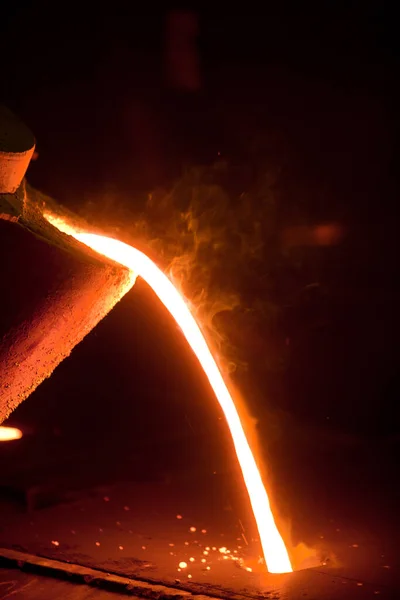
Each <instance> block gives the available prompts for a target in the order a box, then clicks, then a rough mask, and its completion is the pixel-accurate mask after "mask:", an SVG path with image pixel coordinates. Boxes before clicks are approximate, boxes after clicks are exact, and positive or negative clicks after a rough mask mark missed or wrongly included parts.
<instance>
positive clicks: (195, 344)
mask: <svg viewBox="0 0 400 600" xmlns="http://www.w3.org/2000/svg"><path fill="white" fill-rule="evenodd" d="M45 216H46V218H47V220H48V221H49V222H50V223H51V224H52V225H54V226H55V227H57V228H58V229H59V230H60V231H62V232H64V233H67V234H69V235H71V236H73V237H74V238H75V239H77V240H78V241H80V242H82V243H83V244H85V245H86V246H89V247H90V248H92V249H93V250H95V251H96V252H98V253H99V254H102V255H103V256H106V257H108V258H110V259H111V260H114V261H115V262H118V263H120V264H121V265H124V266H125V267H127V268H128V269H130V270H131V271H133V272H134V273H135V274H136V275H138V276H140V277H143V279H144V280H145V281H146V282H147V283H148V284H149V285H150V287H151V288H152V289H153V290H154V292H155V293H156V295H157V296H158V298H159V299H160V300H161V302H162V303H163V304H164V306H165V307H166V308H167V309H168V310H169V312H170V313H171V315H172V316H173V317H174V319H175V321H176V322H177V323H178V325H179V326H180V328H181V329H182V332H183V334H184V336H185V337H186V339H187V341H188V343H189V345H190V346H191V348H192V350H193V352H194V353H195V354H196V356H197V358H198V360H199V362H200V364H201V366H202V367H203V369H204V372H205V374H206V375H207V377H208V380H209V382H210V384H211V387H212V388H213V390H214V393H215V395H216V397H217V399H218V402H219V404H220V406H221V408H222V410H223V412H224V415H225V418H226V420H227V423H228V426H229V429H230V432H231V436H232V439H233V443H234V447H235V451H236V455H237V458H238V460H239V464H240V468H241V470H242V473H243V478H244V481H245V484H246V487H247V491H248V494H249V497H250V503H251V506H252V508H253V513H254V517H255V520H256V523H257V527H258V532H259V534H260V540H261V545H262V549H263V553H264V558H265V562H266V565H267V568H268V570H269V572H270V573H287V572H290V571H292V566H291V563H290V559H289V555H288V552H287V550H286V547H285V544H284V542H283V539H282V537H281V535H280V533H279V531H278V529H277V526H276V524H275V521H274V517H273V514H272V511H271V507H270V503H269V499H268V494H267V492H266V490H265V487H264V485H263V482H262V479H261V475H260V472H259V470H258V468H257V464H256V461H255V459H254V456H253V454H252V451H251V449H250V446H249V443H248V441H247V438H246V435H245V433H244V430H243V426H242V423H241V421H240V418H239V414H238V412H237V410H236V407H235V404H234V402H233V399H232V397H231V395H230V393H229V391H228V388H227V386H226V384H225V382H224V380H223V377H222V375H221V373H220V371H219V369H218V366H217V364H216V362H215V360H214V358H213V356H212V354H211V352H210V349H209V348H208V345H207V343H206V340H205V339H204V336H203V334H202V332H201V330H200V328H199V326H198V324H197V323H196V321H195V319H194V317H193V316H192V314H191V312H190V310H189V308H188V306H187V304H186V302H185V300H184V298H183V297H182V296H181V295H180V293H179V292H178V290H177V289H176V288H175V287H174V285H173V284H172V282H171V281H170V280H169V279H168V277H167V276H166V275H165V274H164V273H163V272H162V271H161V270H160V269H159V268H158V267H157V266H156V265H155V264H154V263H153V262H152V261H151V260H150V259H149V258H148V257H147V256H146V255H145V254H143V253H142V252H140V251H139V250H136V249H135V248H133V247H132V246H128V244H125V243H123V242H120V241H118V240H116V239H113V238H108V237H105V236H101V235H97V234H93V233H86V232H82V231H80V230H79V229H77V228H74V227H73V225H71V224H70V223H67V222H65V221H64V220H63V219H60V218H59V217H56V216H53V215H49V214H47V215H45Z"/></svg>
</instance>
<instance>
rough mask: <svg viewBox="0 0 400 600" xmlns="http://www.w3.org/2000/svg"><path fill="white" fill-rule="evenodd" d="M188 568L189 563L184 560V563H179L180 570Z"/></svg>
mask: <svg viewBox="0 0 400 600" xmlns="http://www.w3.org/2000/svg"><path fill="white" fill-rule="evenodd" d="M186 567H187V563H186V562H185V561H184V560H182V561H181V562H180V563H179V568H180V569H186Z"/></svg>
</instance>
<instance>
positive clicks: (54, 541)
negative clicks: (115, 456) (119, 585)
mask: <svg viewBox="0 0 400 600" xmlns="http://www.w3.org/2000/svg"><path fill="white" fill-rule="evenodd" d="M77 468H78V469H79V465H77ZM231 500H232V501H231ZM322 512H323V511H322ZM178 515H179V516H181V517H182V518H178ZM239 517H242V518H241V519H240V518H239ZM318 522H319V523H321V522H322V521H321V518H319V519H318ZM357 527H358V529H357ZM357 527H355V528H354V529H350V528H349V527H348V524H346V523H344V522H343V523H342V522H340V519H335V520H334V521H333V520H329V519H327V520H326V522H325V525H324V527H323V528H322V529H321V530H320V531H321V534H320V541H319V543H317V544H316V545H317V546H318V548H317V557H318V561H319V566H316V567H314V568H312V569H306V570H302V571H298V572H296V573H295V574H289V575H268V574H267V573H266V572H265V567H264V566H263V565H262V564H260V562H259V556H260V548H259V543H258V540H257V537H256V535H255V533H254V526H253V524H252V520H251V517H249V514H248V510H247V509H246V497H245V493H244V491H243V488H242V486H241V484H240V481H238V480H237V479H236V476H235V474H232V473H230V474H229V473H228V474H224V475H219V474H218V473H217V474H216V475H210V476H209V477H202V478H194V477H190V475H186V477H181V478H177V477H172V478H171V479H165V480H164V481H158V482H142V483H140V482H121V483H114V484H110V485H106V486H101V487H96V488H92V489H91V490H85V491H83V490H81V491H80V492H79V493H78V494H77V495H76V497H75V500H73V501H72V502H69V503H62V504H58V505H55V506H50V507H48V508H43V509H40V510H33V511H30V512H27V511H24V510H22V507H21V506H20V505H17V504H16V503H15V502H13V503H10V502H6V501H5V500H3V504H2V510H1V521H0V546H2V547H8V548H15V549H19V550H22V551H27V552H30V553H33V554H37V555H41V556H45V557H51V558H55V559H58V560H61V561H68V562H72V563H78V564H81V565H85V566H91V567H95V568H99V569H103V570H105V571H107V572H114V573H117V574H121V575H125V576H128V577H132V578H139V579H144V580H148V581H153V582H162V583H164V584H168V585H170V586H173V587H179V588H181V589H187V590H192V591H195V592H197V593H199V592H202V593H206V594H216V595H219V596H221V595H222V596H239V597H259V596H260V594H261V595H264V596H265V595H267V597H268V596H269V597H271V594H275V595H277V597H280V596H281V595H282V596H283V597H287V598H298V597H301V596H307V595H308V596H309V597H315V598H320V597H321V598H322V597H326V598H332V599H333V598H346V597H351V598H353V597H359V598H369V597H373V596H376V595H380V596H382V597H386V598H392V597H396V590H397V593H400V586H399V580H398V576H397V573H398V572H399V571H398V565H397V568H396V561H397V562H398V560H397V557H396V556H394V554H393V543H392V540H391V538H390V536H389V537H388V535H387V534H385V533H384V532H382V531H381V532H380V534H379V532H377V531H375V532H373V531H371V530H370V529H369V528H368V525H367V524H364V528H363V529H361V528H360V525H357ZM191 528H196V531H192V530H191ZM379 535H380V537H379ZM220 548H227V549H228V550H229V551H230V553H229V554H224V553H221V552H220V550H219V549H220ZM231 557H235V558H236V557H238V558H241V559H243V562H242V563H241V565H240V564H239V563H240V561H236V560H232V559H231ZM324 557H325V558H326V557H328V558H329V560H328V563H327V564H323V562H324ZM191 559H194V560H192V561H191ZM181 561H184V562H186V563H187V565H188V566H187V567H186V568H184V569H181V570H179V568H180V567H179V563H180V562H181ZM204 561H205V562H204ZM330 565H331V566H330ZM246 568H250V569H252V571H251V572H250V571H247V570H246ZM3 575H4V574H3ZM3 578H4V577H3ZM10 581H11V578H10ZM24 581H25V580H24ZM21 597H22V596H21ZM24 597H29V596H24ZM32 597H33V596H32ZM82 597H86V596H82Z"/></svg>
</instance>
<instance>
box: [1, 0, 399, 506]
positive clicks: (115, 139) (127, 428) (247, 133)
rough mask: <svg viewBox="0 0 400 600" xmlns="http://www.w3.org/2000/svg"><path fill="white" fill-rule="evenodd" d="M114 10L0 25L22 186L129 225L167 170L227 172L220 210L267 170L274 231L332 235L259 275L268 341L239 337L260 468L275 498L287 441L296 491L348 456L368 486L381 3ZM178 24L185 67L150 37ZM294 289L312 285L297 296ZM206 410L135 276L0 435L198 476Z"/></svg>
mask: <svg viewBox="0 0 400 600" xmlns="http://www.w3.org/2000/svg"><path fill="white" fill-rule="evenodd" d="M132 6H133V5H132ZM132 6H131V3H128V2H126V3H124V2H119V1H116V2H113V3H112V4H110V3H106V4H105V7H104V8H103V7H102V6H101V5H98V4H97V3H96V4H95V3H91V2H87V3H85V2H79V3H78V2H75V1H72V2H69V3H66V4H62V5H59V4H57V3H52V2H44V1H37V2H31V3H25V4H21V3H18V5H16V6H15V8H12V9H9V10H8V13H7V14H5V15H4V16H3V18H2V20H1V38H0V56H1V57H2V58H1V84H2V88H3V90H2V92H3V93H2V95H3V100H4V101H5V103H6V104H7V105H8V106H9V107H10V108H11V109H12V110H14V111H15V112H16V113H18V114H19V115H20V116H21V117H22V118H23V119H24V120H25V122H26V123H27V124H28V125H29V126H30V127H31V129H32V130H33V131H34V133H35V136H36V138H37V151H38V154H39V157H38V160H37V161H35V162H34V163H32V165H31V166H30V169H29V172H28V179H29V181H30V182H31V183H32V184H33V185H35V186H37V187H38V188H39V189H41V190H42V191H44V192H46V193H49V194H50V195H52V196H53V197H55V198H57V199H58V200H60V201H62V202H63V203H64V204H66V205H67V206H69V207H70V208H73V209H76V210H79V209H80V207H81V206H83V205H84V204H85V203H87V202H90V203H91V206H92V210H94V211H96V210H97V209H98V211H99V213H100V212H101V214H102V218H104V214H105V213H104V210H105V209H104V203H105V200H104V197H105V194H106V192H109V191H110V190H111V192H112V194H113V197H114V205H115V203H116V204H118V203H120V204H121V205H125V206H127V207H128V209H129V210H130V211H132V214H134V212H135V210H136V209H138V210H139V207H141V203H142V201H143V197H145V196H146V194H147V193H148V192H150V191H153V190H154V189H155V188H160V187H163V188H165V189H168V187H169V186H170V185H172V183H173V182H174V181H175V180H177V179H179V177H180V176H181V174H182V171H183V169H184V168H186V167H188V166H198V165H213V164H214V163H215V161H220V160H223V161H226V163H227V164H228V165H233V167H234V168H235V169H238V168H239V169H240V168H244V169H245V172H246V177H247V179H246V177H245V179H244V183H243V181H241V180H240V178H239V183H238V184H234V183H232V184H231V186H230V194H231V196H232V197H236V196H238V195H240V194H241V193H242V191H243V188H246V186H247V185H248V187H249V188H251V189H253V188H252V185H253V183H251V184H248V173H249V172H250V173H252V172H253V171H254V172H257V173H259V172H260V169H261V170H262V169H265V170H266V171H268V172H272V173H273V174H274V185H273V194H274V198H276V202H277V206H278V209H277V211H278V217H277V221H276V223H277V224H276V227H277V234H279V235H280V234H281V233H283V232H284V231H285V228H287V227H289V226H299V225H304V224H305V225H306V226H307V227H314V226H317V225H319V224H321V223H322V224H323V223H332V222H333V223H337V224H338V226H339V228H340V230H341V231H342V232H344V235H343V236H342V238H341V240H340V243H339V244H338V245H336V244H334V245H328V246H318V245H313V246H311V247H308V248H307V249H306V250H304V249H301V250H300V251H299V252H300V255H299V256H301V260H300V259H298V257H297V255H295V257H294V258H293V261H294V263H296V266H295V267H294V266H292V267H290V265H289V266H288V265H287V263H285V265H286V266H285V267H284V268H282V270H281V271H280V270H279V268H277V267H276V265H275V270H274V274H273V281H274V287H273V290H274V297H273V301H274V303H275V305H276V307H277V308H278V309H279V314H280V317H279V320H278V321H277V322H276V323H275V325H274V328H273V331H274V339H275V340H276V343H275V342H274V343H275V345H273V344H272V345H270V346H268V347H267V346H263V345H262V344H263V342H260V341H259V340H256V339H255V331H254V328H253V329H251V328H250V330H249V331H250V333H249V334H248V335H247V336H246V335H245V332H246V328H245V327H244V328H243V329H242V330H241V331H242V335H238V336H237V338H236V339H237V340H239V342H240V345H241V348H236V350H237V353H238V354H240V353H241V354H240V355H241V356H244V358H245V360H246V362H247V363H248V365H249V367H248V370H247V371H246V374H242V375H241V381H242V385H243V387H242V390H243V392H244V393H245V397H246V398H247V399H248V403H249V406H250V407H251V412H252V414H253V415H254V416H255V417H256V418H257V419H259V431H260V433H261V437H262V439H263V440H264V446H265V449H266V448H267V446H268V443H267V440H271V444H272V442H273V443H274V444H278V445H277V446H276V448H277V449H276V450H275V454H274V452H273V450H271V448H269V451H270V452H272V455H273V457H274V458H273V459H272V470H273V471H281V473H283V475H281V479H282V481H281V483H282V486H283V487H284V488H285V489H286V490H289V491H287V492H286V494H287V496H288V497H289V496H290V494H291V492H290V489H289V488H290V486H289V485H288V481H289V479H290V476H289V475H288V474H292V475H293V473H294V472H295V471H296V470H297V467H298V465H297V467H296V464H295V463H296V461H295V455H296V457H299V456H300V454H301V451H300V450H298V448H297V449H296V450H294V449H293V448H292V453H291V454H290V453H289V456H287V454H286V456H285V457H283V454H282V452H281V450H282V448H285V443H286V442H285V438H287V437H288V436H289V437H290V438H291V439H292V441H293V440H300V441H301V443H304V444H305V446H306V447H307V448H308V449H307V450H304V453H305V455H306V454H307V452H310V454H311V455H312V456H313V461H314V462H313V463H312V464H311V465H310V463H309V465H308V469H309V472H308V475H307V474H306V472H304V473H303V475H302V476H304V477H309V478H310V477H311V478H312V477H313V476H314V478H316V479H317V478H318V477H320V476H322V474H323V473H324V472H326V464H327V462H326V456H329V458H328V460H329V464H330V467H329V468H330V469H331V471H330V472H328V475H327V479H329V478H330V477H331V475H332V473H336V475H337V477H340V469H341V466H340V465H341V464H342V456H343V452H353V451H354V450H348V445H347V444H348V443H350V445H351V447H352V448H354V446H353V444H354V445H355V447H356V448H357V450H356V451H354V452H355V453H356V454H357V459H355V460H356V462H357V461H359V462H358V463H357V464H358V465H359V467H360V469H361V470H363V469H364V471H365V473H368V471H370V472H372V470H373V472H374V473H375V476H378V475H377V474H379V477H380V476H382V478H383V476H384V471H385V467H383V465H386V468H387V469H388V470H390V469H389V467H388V466H387V465H388V464H389V463H390V460H393V452H394V450H393V447H392V446H391V445H390V444H392V443H395V441H394V442H393V440H397V439H398V438H397V436H398V434H399V425H398V421H397V419H396V411H395V407H396V404H397V397H398V393H399V385H398V381H399V380H398V366H399V353H398V340H399V336H398V331H399V330H398V300H399V294H398V283H397V255H398V241H397V239H398V228H397V220H396V208H397V172H396V161H395V158H396V149H397V146H398V137H397V133H398V113H397V106H398V101H399V95H398V84H397V71H398V46H397V43H396V39H395V38H396V31H395V25H394V21H393V19H392V15H391V14H390V11H389V9H388V7H387V5H386V4H385V3H384V2H363V3H361V2H354V3H346V4H343V5H342V3H335V4H333V3H328V2H319V3H309V4H307V5H304V4H302V5H301V6H300V5H298V6H297V7H293V6H290V5H289V4H286V5H281V4H279V7H278V6H276V3H273V4H272V3H271V4H268V3H267V5H266V7H265V10H264V11H263V14H262V15H261V13H259V12H258V11H257V10H256V9H255V8H254V9H253V8H251V7H249V8H247V7H244V8H243V10H242V11H240V12H239V11H238V12H236V13H235V12H233V11H232V9H230V8H224V9H222V8H215V7H214V8H212V9H209V10H207V9H206V8H204V9H201V10H194V9H193V10H190V11H189V16H184V17H183V21H184V23H186V25H185V24H184V25H183V26H182V25H179V23H181V20H182V17H179V14H180V13H179V14H178V13H176V12H175V13H174V12H171V10H169V9H165V10H161V9H156V8H154V7H152V6H149V9H148V10H147V11H146V10H145V9H142V10H140V11H139V10H137V9H136V11H135V9H134V8H133V7H132ZM2 10H4V9H2ZM174 14H175V15H177V14H178V16H177V17H174V16H173V15H174ZM171 15H172V17H171ZM171 18H172V20H174V18H175V20H177V21H176V22H178V25H168V24H169V23H170V22H171ZM174 22H175V21H174ZM196 23H197V27H198V37H197V41H196V42H193V46H190V44H189V46H190V47H191V48H192V50H193V48H195V49H197V50H196V52H197V58H198V61H199V68H198V70H196V69H197V67H196V60H195V59H193V61H192V62H191V61H190V60H189V65H187V63H186V62H185V60H186V59H185V58H183V59H182V56H181V57H180V58H179V57H178V59H173V58H172V59H171V58H170V55H169V53H168V52H169V50H168V48H169V47H170V46H169V44H168V42H167V40H168V39H174V36H177V37H179V35H180V33H179V32H180V31H181V30H182V28H183V30H184V31H188V30H189V31H191V29H192V28H194V29H195V28H196ZM168 27H170V29H168ZM168 31H170V32H172V33H170V37H168ZM189 37H190V36H189ZM171 43H172V42H171ZM183 48H184V50H181V51H178V55H179V53H181V55H184V56H185V53H186V50H185V48H186V46H185V44H183ZM188 52H189V50H188ZM189 54H190V52H189ZM195 56H196V53H195ZM174 61H175V62H174ZM171 65H172V66H171ZM171 70H172V75H171ZM224 164H225V163H224ZM224 168H225V167H224ZM250 179H251V178H250ZM235 185H236V188H235ZM135 203H136V204H135ZM93 207H94V209H93ZM106 214H107V213H106ZM110 218H111V217H110ZM266 218H267V217H266ZM265 252H266V256H268V247H266V248H265ZM297 260H299V261H300V262H299V264H297V262H296V261H297ZM265 264H266V272H265V273H264V274H262V276H263V277H266V278H268V277H269V273H270V263H269V262H268V260H267V258H266V262H265ZM299 265H300V266H299ZM291 269H292V271H291ZM257 273H258V276H260V271H258V272H257ZM238 277H241V274H239V275H238ZM315 281H317V282H318V283H319V285H318V286H317V288H316V290H317V291H315V288H313V287H312V288H311V291H306V292H304V293H303V290H304V289H305V288H307V285H308V284H313V283H314V282H315ZM253 285H254V288H255V289H256V290H257V289H259V290H261V291H262V290H263V289H264V288H263V287H262V286H261V287H260V286H258V287H257V282H256V281H253ZM279 290H281V291H279ZM282 290H286V291H287V290H289V291H288V292H287V293H286V291H285V292H282ZM255 293H257V292H255ZM244 297H245V294H244ZM288 297H290V301H288ZM299 298H300V299H299ZM263 300H265V298H263V296H262V294H261V301H263ZM257 324H258V325H257V327H258V326H259V324H260V318H259V319H258V321H257ZM234 327H235V326H234V321H233V320H232V319H231V321H230V323H229V328H230V331H231V332H232V329H234ZM259 331H263V329H262V328H261V330H259ZM269 331H270V329H268V328H266V329H265V332H266V334H267V333H268V332H269ZM243 332H244V333H243ZM261 337H262V336H261ZM287 344H289V346H290V352H289V355H287V353H286V354H285V360H284V361H283V362H284V366H283V367H282V365H281V364H280V365H279V366H277V365H275V366H273V367H271V368H269V369H268V373H267V372H266V368H265V361H263V358H264V357H265V353H268V352H270V353H271V356H272V354H274V353H277V352H283V350H282V348H283V347H286V345H287ZM285 352H286V351H285ZM270 358H271V357H270ZM270 362H273V361H272V359H271V361H270ZM278 362H279V361H278ZM217 415H218V416H219V414H218V411H217V408H216V406H215V402H214V400H213V398H212V395H211V393H210V391H209V389H208V387H207V384H206V382H205V381H204V380H203V378H202V375H201V373H200V371H199V368H198V366H197V364H196V361H195V360H194V358H193V357H192V356H191V355H190V353H189V352H188V351H187V349H186V346H185V343H184V341H183V340H182V339H181V336H180V334H179V332H177V331H176V328H175V326H174V324H173V323H171V322H170V321H169V319H168V317H167V316H166V315H165V313H164V311H163V309H162V308H160V307H158V304H157V303H156V302H155V301H154V299H153V298H152V295H151V293H150V292H149V291H148V290H147V288H146V286H145V285H144V283H142V282H138V283H137V285H136V286H135V288H134V289H133V291H132V292H131V293H130V294H129V295H128V296H127V297H126V298H125V299H124V300H123V301H121V303H120V304H119V305H118V307H117V308H116V309H115V310H114V311H113V312H112V314H110V315H109V316H108V317H107V319H105V320H104V322H102V323H101V324H100V325H99V326H98V327H97V328H96V330H95V331H93V332H92V333H91V334H90V335H89V336H88V337H87V338H86V339H85V341H84V342H83V343H82V344H81V345H80V346H79V347H78V348H76V349H75V350H74V352H73V354H72V356H71V357H70V358H68V359H67V360H65V361H64V363H62V364H61V366H60V367H59V368H58V369H57V370H56V372H55V373H54V375H53V376H52V377H51V379H49V380H48V381H46V382H45V383H43V384H42V386H41V387H40V388H39V389H38V390H37V391H36V392H35V393H34V394H33V395H32V397H31V398H29V400H28V401H27V402H25V403H24V404H23V405H21V406H20V408H19V409H18V410H17V411H16V412H15V414H14V415H12V417H11V419H10V423H12V422H15V423H19V424H21V426H22V427H24V426H25V428H28V429H29V428H32V429H33V430H35V431H43V432H46V435H49V436H50V437H51V436H53V435H58V436H60V435H62V436H65V439H66V438H68V437H73V439H74V440H75V442H76V443H77V440H81V442H82V444H83V445H84V447H85V448H87V447H90V448H92V449H93V448H95V449H96V448H97V449H98V448H99V447H101V448H102V451H103V452H104V453H106V452H110V453H111V454H112V453H113V452H114V453H115V454H114V455H117V454H118V453H120V454H121V453H123V452H125V451H127V448H128V447H130V446H131V445H135V444H136V443H138V444H144V443H147V444H148V445H149V446H151V445H153V447H154V448H159V447H158V446H156V445H155V444H156V441H160V440H167V441H166V442H165V444H167V445H168V444H170V447H171V448H172V447H173V448H174V450H173V451H171V452H170V454H168V452H167V451H166V450H165V447H164V446H163V445H162V444H164V442H163V441H162V442H160V444H161V447H163V448H164V450H162V451H160V450H158V449H157V450H155V451H154V453H153V454H154V455H157V459H154V460H155V462H157V461H161V462H162V461H164V463H165V464H163V465H162V468H165V469H169V468H172V469H173V468H176V465H177V464H178V463H179V464H180V461H181V462H184V461H186V460H187V463H188V464H190V461H191V460H192V458H193V457H195V458H193V460H195V459H196V460H197V461H198V462H199V463H201V461H202V460H205V458H204V457H205V456H207V451H208V449H209V448H210V447H212V443H211V442H210V439H212V438H214V437H215V436H216V435H218V436H223V435H225V433H223V431H224V430H223V428H222V427H220V426H219V425H218V419H217ZM268 436H270V437H268ZM199 439H200V440H201V441H200V443H199ZM182 440H183V441H182ZM190 440H192V441H191V442H190ZM349 440H350V442H349ZM106 441H107V444H108V445H107V444H106ZM49 443H51V442H49ZM68 443H70V442H68ZM176 444H177V446H176ZM279 444H281V446H279ZM388 444H389V445H388ZM183 447H185V449H186V450H185V456H186V458H182V448H183ZM105 448H108V450H107V451H106V450H105ZM176 448H178V452H176ZM203 452H204V456H203ZM379 452H380V454H379ZM338 453H339V454H338ZM114 455H113V456H114ZM177 455H179V456H180V459H179V460H178V459H177ZM167 456H169V458H167ZM335 456H338V457H339V456H340V459H339V458H337V459H335V458H334V457H335ZM388 459H390V460H389V463H388ZM335 460H337V462H336V463H335ZM363 461H364V462H363ZM292 463H293V464H292ZM372 463H374V464H372ZM192 464H194V463H192ZM390 464H391V463H390ZM360 465H361V466H360ZM313 469H314V471H313ZM306 470H307V469H306ZM285 474H286V475H285ZM286 476H287V479H285V477H286ZM390 477H391V475H390V474H389V478H390ZM300 478H301V477H300V475H299V479H300ZM349 478H350V476H349ZM292 479H293V478H292ZM316 479H315V481H316ZM315 481H314V483H315ZM336 481H337V479H336ZM309 484H310V483H309ZM292 485H295V484H292ZM310 485H311V484H310ZM327 485H328V489H329V484H327ZM332 485H333V484H332ZM286 501H287V502H289V501H288V498H287V497H286Z"/></svg>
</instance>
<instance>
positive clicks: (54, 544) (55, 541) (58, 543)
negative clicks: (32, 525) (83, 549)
mask: <svg viewBox="0 0 400 600" xmlns="http://www.w3.org/2000/svg"><path fill="white" fill-rule="evenodd" d="M51 543H52V544H53V546H59V545H60V542H57V540H51Z"/></svg>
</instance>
